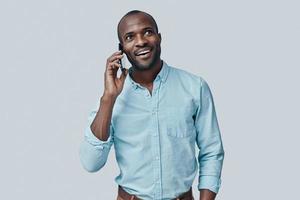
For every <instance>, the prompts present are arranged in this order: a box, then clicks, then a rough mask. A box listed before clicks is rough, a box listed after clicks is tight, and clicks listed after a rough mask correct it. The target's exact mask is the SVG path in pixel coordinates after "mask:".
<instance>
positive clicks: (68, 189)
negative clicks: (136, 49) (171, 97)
mask: <svg viewBox="0 0 300 200" xmlns="http://www.w3.org/2000/svg"><path fill="white" fill-rule="evenodd" d="M299 7H300V3H299V1H296V0H295V1H292V0H285V1H283V0H282V1H278V0H273V1H271V0H252V1H238V0H235V1H234V0H228V1H171V0H168V1H71V0H51V1H50V0H49V1H37V0H36V1H34V0H27V1H21V0H19V1H16V0H4V1H1V3H0V22H1V23H0V24H1V27H0V29H1V32H0V35H1V37H0V55H1V59H0V66H1V71H0V81H1V82H0V91H1V103H0V110H1V112H0V113H1V114H0V120H1V126H0V131H1V136H0V156H1V170H0V177H1V178H0V187H1V192H0V199H43V200H48V199H49V200H50V199H59V200H60V199H61V200H81V199H87V200H99V199H100V200H102V199H105V200H106V199H107V200H110V199H115V198H116V192H117V185H116V183H115V182H114V178H115V177H116V176H117V175H118V173H119V169H118V167H117V164H116V161H115V157H114V156H115V155H114V151H113V148H112V151H111V152H110V155H109V159H108V161H107V163H106V165H105V166H104V168H103V169H102V170H101V171H99V172H98V173H92V174H91V173H88V172H86V171H84V169H83V168H82V166H81V164H80V161H79V154H78V152H79V145H80V143H81V141H82V140H83V131H84V128H85V126H86V123H87V117H88V114H89V112H90V110H91V109H92V108H93V107H94V106H95V104H96V102H97V101H99V99H100V97H101V95H102V92H103V81H104V80H103V73H104V69H105V62H106V59H107V57H108V56H109V55H110V54H112V53H113V52H114V51H115V50H117V42H118V41H117V34H116V26H117V23H118V21H119V19H120V18H121V17H122V16H123V15H124V14H125V13H126V12H128V11H130V10H133V9H140V10H144V11H146V12H149V13H150V14H152V15H153V17H154V18H155V19H156V20H157V23H158V26H159V30H160V32H161V34H162V58H163V59H164V60H165V61H166V62H167V63H168V64H170V65H173V66H176V67H178V68H182V69H184V70H187V71H190V72H193V73H195V74H197V75H200V76H202V77H203V78H204V79H205V80H207V82H208V83H209V85H210V87H211V90H212V92H213V96H214V101H215V106H216V110H217V116H218V120H219V125H220V128H221V132H222V139H223V143H224V148H225V160H224V166H223V172H222V187H221V189H220V191H219V194H218V197H217V199H222V200H239V199H242V200H253V199H272V200H277V199H278V200H279V199H296V198H297V196H299V195H298V194H297V193H298V192H297V189H298V187H299V172H298V169H300V162H299V155H298V154H299V150H300V149H299V140H300V131H299V112H300V109H299V102H300V95H299V85H300V81H299V78H298V76H299V74H300V73H299V67H300V57H299V55H300V39H299V35H300V23H299V19H300V13H299ZM196 186H197V177H196V179H195V182H194V194H195V196H196V199H198V196H199V193H198V192H197V190H196Z"/></svg>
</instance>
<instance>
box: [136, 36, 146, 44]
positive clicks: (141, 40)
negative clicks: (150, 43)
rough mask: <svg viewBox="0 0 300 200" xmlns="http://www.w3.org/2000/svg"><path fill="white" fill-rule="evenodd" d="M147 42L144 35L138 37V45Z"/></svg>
mask: <svg viewBox="0 0 300 200" xmlns="http://www.w3.org/2000/svg"><path fill="white" fill-rule="evenodd" d="M146 44H147V40H146V39H145V38H144V37H143V36H142V35H138V36H137V37H136V44H135V45H136V46H145V45H146Z"/></svg>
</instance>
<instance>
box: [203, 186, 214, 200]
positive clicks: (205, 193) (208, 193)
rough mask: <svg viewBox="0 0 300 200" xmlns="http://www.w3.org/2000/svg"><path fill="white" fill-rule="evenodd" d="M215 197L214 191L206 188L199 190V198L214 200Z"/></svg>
mask: <svg viewBox="0 0 300 200" xmlns="http://www.w3.org/2000/svg"><path fill="white" fill-rule="evenodd" d="M215 198H216V193H214V192H212V191H210V190H207V189H201V190H200V200H214V199H215Z"/></svg>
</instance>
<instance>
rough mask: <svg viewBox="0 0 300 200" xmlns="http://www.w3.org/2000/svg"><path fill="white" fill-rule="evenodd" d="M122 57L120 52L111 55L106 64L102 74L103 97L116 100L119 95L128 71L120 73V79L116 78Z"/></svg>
mask: <svg viewBox="0 0 300 200" xmlns="http://www.w3.org/2000/svg"><path fill="white" fill-rule="evenodd" d="M123 56H124V55H123V54H122V52H121V51H117V52H115V53H114V54H112V55H111V56H110V57H109V58H108V59H107V62H106V69H105V72H104V94H103V96H107V95H108V96H110V97H113V98H117V97H118V95H119V94H120V93H121V91H122V89H123V86H124V81H125V78H126V76H127V74H128V69H125V70H124V71H122V74H121V75H120V77H117V72H118V70H119V68H120V67H121V64H120V63H119V59H121V58H122V57H123Z"/></svg>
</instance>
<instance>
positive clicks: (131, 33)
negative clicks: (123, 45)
mask: <svg viewBox="0 0 300 200" xmlns="http://www.w3.org/2000/svg"><path fill="white" fill-rule="evenodd" d="M148 29H151V30H154V28H153V27H151V26H147V27H145V28H143V29H142V30H143V31H144V30H148ZM133 34H134V32H132V31H131V32H127V33H125V34H124V36H123V37H125V36H127V35H133Z"/></svg>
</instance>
